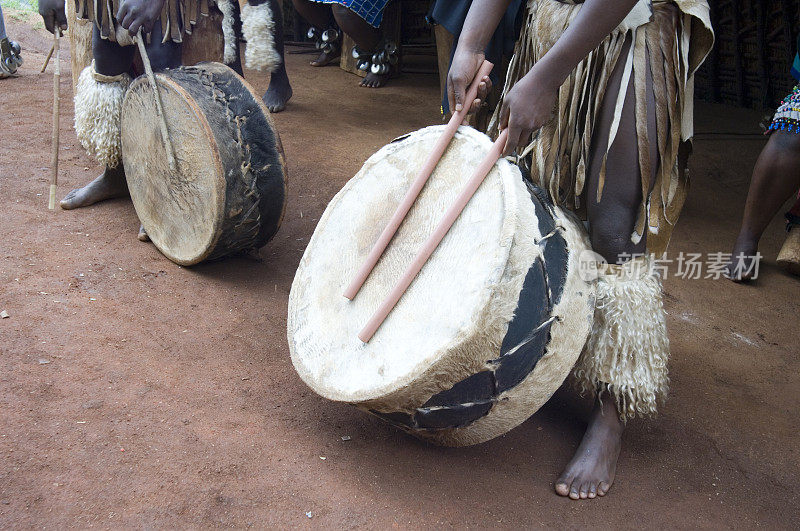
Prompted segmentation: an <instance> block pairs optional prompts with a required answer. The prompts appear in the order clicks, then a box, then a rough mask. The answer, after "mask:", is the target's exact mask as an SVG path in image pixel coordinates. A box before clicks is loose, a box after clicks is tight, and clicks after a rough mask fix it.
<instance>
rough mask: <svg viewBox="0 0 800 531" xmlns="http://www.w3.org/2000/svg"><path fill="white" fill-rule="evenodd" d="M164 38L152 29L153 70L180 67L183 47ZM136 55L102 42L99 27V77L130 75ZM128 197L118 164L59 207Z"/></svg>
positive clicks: (95, 50)
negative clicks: (126, 73) (163, 39)
mask: <svg viewBox="0 0 800 531" xmlns="http://www.w3.org/2000/svg"><path fill="white" fill-rule="evenodd" d="M161 36H162V34H161V24H160V23H159V22H157V23H156V25H155V27H154V28H153V33H152V37H151V39H150V43H149V44H148V45H147V54H148V56H149V57H150V64H151V65H152V66H153V70H163V69H165V68H176V67H178V66H180V64H181V47H180V44H177V43H173V42H171V41H170V42H168V43H164V44H162V43H161ZM135 51H136V47H135V46H119V45H118V44H116V43H115V42H111V41H109V40H104V39H102V38H101V37H100V32H99V30H98V29H97V27H95V28H94V33H93V35H92V53H93V57H94V61H95V69H96V71H97V72H98V73H99V74H104V75H107V76H116V75H119V74H122V73H124V72H128V71H130V69H131V66H132V65H133V56H134V53H135ZM128 195H129V194H128V185H127V183H126V182H125V170H124V169H123V167H122V164H119V165H118V166H117V167H116V168H108V167H106V168H105V170H104V171H103V173H102V174H100V176H98V177H97V178H95V179H94V180H93V181H91V182H90V183H89V184H87V185H85V186H83V187H81V188H76V189H75V190H72V191H71V192H69V193H68V194H67V195H66V196H65V197H64V199H62V200H61V203H60V204H61V208H63V209H65V210H71V209H73V208H81V207H85V206H89V205H93V204H95V203H98V202H100V201H104V200H106V199H113V198H117V197H127V196H128ZM139 239H140V240H142V241H146V240H147V235H146V234H145V232H144V229H143V228H140V229H139Z"/></svg>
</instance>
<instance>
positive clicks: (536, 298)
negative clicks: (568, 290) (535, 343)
mask: <svg viewBox="0 0 800 531" xmlns="http://www.w3.org/2000/svg"><path fill="white" fill-rule="evenodd" d="M552 309H553V308H552V306H551V304H550V294H549V290H548V285H547V273H546V272H545V265H544V263H543V262H542V259H541V258H537V259H536V261H535V262H534V263H533V265H532V266H531V267H530V269H528V273H527V274H526V275H525V282H523V284H522V291H521V292H520V294H519V302H518V303H517V309H516V310H515V311H514V318H513V319H512V320H511V322H510V323H509V324H508V331H507V332H506V336H505V337H504V338H503V344H502V345H501V347H500V355H501V356H502V355H503V354H505V353H506V352H508V351H509V350H511V349H513V348H514V347H516V346H517V345H519V344H520V343H522V342H524V341H525V340H526V336H528V335H529V334H530V332H531V329H533V330H536V329H537V328H538V327H539V325H541V324H542V323H543V322H545V321H546V320H547V319H549V318H550V312H551V311H552Z"/></svg>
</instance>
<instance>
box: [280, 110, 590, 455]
mask: <svg viewBox="0 0 800 531" xmlns="http://www.w3.org/2000/svg"><path fill="white" fill-rule="evenodd" d="M441 129H442V127H440V126H437V127H428V128H426V129H422V130H420V131H417V132H415V133H412V134H409V135H407V136H404V137H401V138H399V139H397V140H395V141H394V142H392V143H391V144H389V145H387V146H385V147H384V148H382V149H381V150H380V151H378V152H377V153H376V154H375V155H373V156H372V157H370V159H369V160H368V161H367V162H366V163H365V164H364V166H363V167H362V168H361V171H359V172H358V174H357V175H356V176H355V177H353V179H351V180H350V181H349V182H348V183H347V184H346V185H345V187H344V188H343V189H342V190H341V191H340V192H339V193H338V194H337V195H336V196H335V197H334V198H333V200H332V201H331V202H330V204H329V205H328V208H327V209H326V210H325V213H324V214H323V216H322V218H321V219H320V222H319V225H318V226H317V228H316V230H315V231H314V235H313V237H312V238H311V241H310V242H309V244H308V248H307V249H306V251H305V254H304V255H303V258H302V260H301V262H300V266H299V269H298V271H297V274H296V276H295V279H294V283H293V284H292V290H291V294H290V296H289V320H288V338H289V348H290V350H291V356H292V362H293V363H294V366H295V369H296V370H297V372H298V373H299V375H300V377H301V378H302V379H303V381H304V382H305V383H306V384H308V385H309V386H310V387H311V388H312V389H313V390H314V391H316V392H317V393H319V394H320V395H322V396H323V397H326V398H329V399H331V400H337V401H342V402H349V403H351V404H354V405H356V406H358V407H359V408H361V409H364V410H366V411H369V412H370V413H373V414H375V415H377V416H379V417H381V418H383V419H385V420H387V421H389V422H391V423H393V424H395V425H397V426H399V427H401V428H403V429H404V430H406V431H408V432H410V433H412V434H414V435H416V436H418V437H420V438H423V439H427V440H430V441H433V442H435V443H438V444H444V445H452V446H463V445H469V444H476V443H480V442H483V441H486V440H489V439H491V438H493V437H497V436H498V435H501V434H503V433H505V432H507V431H508V430H510V429H512V428H514V427H515V426H517V425H518V424H520V423H522V422H523V421H524V420H526V419H527V418H528V417H529V416H531V415H532V414H533V413H535V412H536V411H537V410H538V409H539V408H540V407H541V406H542V405H543V404H544V403H545V402H546V401H547V400H548V399H549V398H550V396H551V395H552V394H553V393H554V392H555V390H556V389H557V388H558V387H559V386H560V385H561V383H562V382H563V381H564V379H565V378H566V376H567V374H568V373H569V371H570V369H571V368H572V367H573V365H574V364H575V362H576V360H577V358H578V355H579V354H580V351H581V349H582V348H583V346H584V343H585V342H586V339H587V337H588V334H589V331H590V329H591V325H592V316H593V309H594V289H595V287H594V284H593V282H592V281H591V280H584V279H583V277H585V275H582V274H579V257H580V255H581V253H582V252H583V251H586V250H588V249H589V243H588V236H587V235H586V233H585V230H584V228H583V226H582V224H581V223H580V221H578V220H577V219H576V218H574V217H573V216H572V215H571V214H568V213H566V212H564V211H563V210H561V209H559V208H555V207H553V206H552V205H551V204H550V203H548V202H547V201H546V200H545V199H543V198H542V196H541V194H540V193H538V192H537V190H536V189H534V188H533V187H531V186H530V185H528V184H526V182H525V181H524V180H523V178H522V176H521V174H520V171H519V169H518V168H517V167H516V166H515V165H514V164H512V163H510V162H508V161H506V160H504V159H501V160H500V161H499V162H498V163H497V164H496V165H495V166H494V168H493V169H492V170H491V172H490V173H489V175H488V176H487V178H486V180H485V181H484V182H483V184H482V185H481V186H480V188H479V189H478V191H477V193H476V194H475V196H474V197H473V198H472V200H471V201H470V202H469V204H468V205H467V207H466V209H465V210H464V211H463V213H462V214H461V216H460V217H459V218H458V220H457V221H456V222H455V224H454V225H453V227H452V228H451V229H450V232H449V233H448V234H447V236H446V237H445V238H444V240H443V241H442V243H441V244H440V245H439V247H438V248H437V249H436V251H434V253H433V255H432V256H431V258H430V259H429V261H428V262H427V263H426V264H425V266H424V267H423V268H422V271H421V272H420V274H419V275H418V276H417V277H416V279H415V280H414V282H413V283H412V284H411V286H410V287H409V289H408V291H407V292H406V293H405V295H404V296H403V297H402V298H401V299H400V302H399V303H398V304H397V306H396V307H395V309H394V310H393V311H392V312H391V313H390V314H389V317H388V318H387V319H386V321H385V322H384V323H383V325H382V326H381V328H380V329H379V330H378V331H377V333H376V334H375V336H374V337H373V338H372V340H371V341H370V342H369V343H362V342H361V341H360V340H359V339H358V337H356V336H357V334H358V332H359V331H360V329H361V328H362V327H363V326H364V324H365V323H366V322H367V321H368V320H369V318H370V316H371V315H372V313H373V312H374V311H375V310H376V308H377V307H378V306H379V305H380V303H381V302H382V300H383V299H384V297H385V296H386V295H387V293H388V292H389V291H390V290H391V288H392V286H393V285H394V284H395V282H396V281H397V279H399V278H400V276H401V275H402V273H403V271H404V270H405V269H406V267H407V266H408V264H409V263H410V262H411V260H413V258H414V256H415V255H416V254H417V252H418V251H419V249H420V247H421V246H422V243H423V242H424V241H425V240H426V239H427V238H428V236H429V235H430V233H431V232H432V231H433V230H434V228H435V227H436V225H437V224H438V222H439V220H440V219H441V217H442V216H443V214H444V212H445V211H446V210H447V207H448V206H449V205H450V204H451V203H452V202H453V200H454V199H455V197H456V196H457V195H458V193H459V192H460V191H461V188H462V187H463V185H464V183H465V182H466V180H467V179H468V178H469V176H470V175H471V174H472V171H473V169H474V168H475V166H477V165H478V163H479V162H480V161H481V159H482V158H483V157H484V155H485V154H486V153H487V152H488V151H489V148H490V147H491V146H492V142H491V141H490V140H489V138H488V137H486V136H485V135H483V134H481V133H479V132H477V131H475V130H474V129H471V128H468V127H461V128H460V129H459V130H458V132H457V133H456V135H455V138H454V139H453V141H452V143H451V144H450V146H449V147H448V148H447V151H446V152H445V154H444V156H443V158H442V159H441V161H440V162H439V164H438V166H437V167H436V170H435V171H434V173H433V175H432V176H431V177H430V180H429V181H428V183H427V184H426V185H425V188H424V189H423V191H422V193H421V194H420V196H419V198H418V199H417V201H416V202H415V204H414V206H413V207H412V209H411V211H410V212H409V214H408V216H407V217H406V219H405V221H404V222H403V224H402V225H401V227H400V229H399V231H398V232H397V234H396V235H395V237H394V239H393V240H392V241H391V243H390V244H389V247H388V248H387V250H386V252H385V253H384V255H383V257H382V258H381V260H380V261H379V262H378V264H377V266H376V267H375V269H374V271H373V272H372V274H371V275H370V277H369V278H368V279H367V281H366V283H365V284H364V286H363V287H362V288H361V291H360V292H359V294H358V295H357V296H356V297H355V299H354V300H353V301H348V300H347V299H345V298H344V297H343V296H342V292H343V290H344V289H345V286H346V285H347V284H348V283H349V281H350V280H351V279H352V278H353V275H354V274H355V272H356V270H357V269H358V268H359V266H360V265H361V264H362V262H363V261H364V259H365V257H366V255H367V254H368V253H369V251H370V248H371V247H372V245H373V244H374V242H375V241H376V240H377V238H378V235H379V234H380V232H381V231H382V230H383V228H384V227H385V226H386V223H387V221H388V219H389V218H390V216H391V215H392V212H393V211H394V209H395V207H396V205H397V204H398V203H399V202H400V200H401V198H402V197H403V195H404V194H405V192H406V190H407V189H408V187H409V185H410V183H411V181H412V180H413V178H414V177H415V175H416V173H417V170H418V168H419V165H420V164H421V163H422V161H424V160H425V158H426V156H427V154H428V152H429V151H430V148H431V146H432V145H433V143H434V142H435V141H436V139H437V138H438V137H439V135H440V133H441Z"/></svg>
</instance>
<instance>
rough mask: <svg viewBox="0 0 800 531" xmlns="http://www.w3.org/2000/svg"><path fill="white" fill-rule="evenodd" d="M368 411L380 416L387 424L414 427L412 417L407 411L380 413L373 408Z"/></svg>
mask: <svg viewBox="0 0 800 531" xmlns="http://www.w3.org/2000/svg"><path fill="white" fill-rule="evenodd" d="M369 412H370V413H372V414H373V415H375V416H376V417H380V418H382V419H383V420H385V421H386V422H388V423H389V424H394V425H395V426H400V427H401V428H413V427H415V424H414V419H413V417H412V416H411V415H409V414H408V413H402V412H394V413H382V412H380V411H375V410H374V409H370V410H369Z"/></svg>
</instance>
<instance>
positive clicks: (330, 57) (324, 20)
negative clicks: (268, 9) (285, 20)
mask: <svg viewBox="0 0 800 531" xmlns="http://www.w3.org/2000/svg"><path fill="white" fill-rule="evenodd" d="M292 4H293V5H294V8H295V10H297V13H298V14H299V15H300V16H301V17H303V18H304V19H305V20H306V21H307V22H308V23H309V24H311V25H312V26H314V27H316V28H318V29H320V30H325V29H326V28H329V27H331V26H332V25H333V13H331V7H330V6H328V5H326V4H318V3H317V2H310V1H309V0H292ZM273 11H274V10H273ZM340 54H341V49H337V50H335V51H334V52H333V53H331V54H327V53H325V52H320V54H319V57H317V58H316V59H315V60H313V61H311V63H310V64H311V66H327V65H329V64H331V63H333V62H334V61H337V60H338V59H339V56H340Z"/></svg>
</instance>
